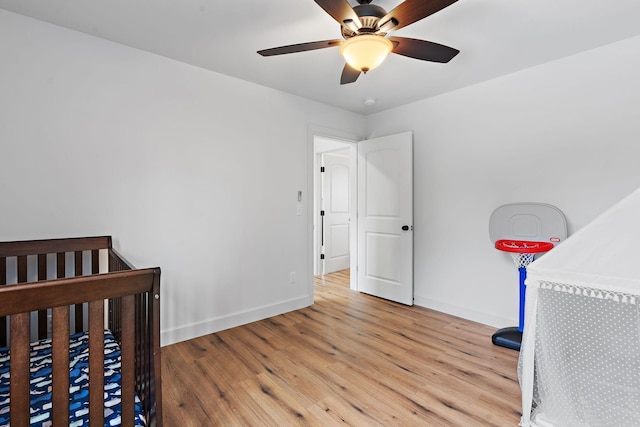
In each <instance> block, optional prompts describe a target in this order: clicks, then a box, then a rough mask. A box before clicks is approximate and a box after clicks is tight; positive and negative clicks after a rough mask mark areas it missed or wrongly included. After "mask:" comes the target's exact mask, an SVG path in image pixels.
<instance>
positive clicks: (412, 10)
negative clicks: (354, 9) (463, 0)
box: [378, 0, 458, 30]
mask: <svg viewBox="0 0 640 427" xmlns="http://www.w3.org/2000/svg"><path fill="white" fill-rule="evenodd" d="M456 1H458V0H405V1H403V2H402V3H400V4H399V5H398V6H397V7H396V8H395V9H393V10H392V11H391V12H389V13H387V14H386V15H385V16H384V17H382V18H381V19H380V21H378V22H379V25H378V27H379V28H380V27H387V28H388V29H393V30H399V29H400V28H402V27H406V26H407V25H409V24H413V23H414V22H416V21H419V20H421V19H423V18H426V17H427V16H429V15H433V14H434V13H436V12H439V11H441V10H442V9H444V8H445V7H447V6H450V5H451V4H453V3H455V2H456ZM389 22H391V23H393V24H396V25H395V26H393V25H392V24H391V23H389ZM396 22H397V23H396ZM387 23H389V24H387ZM385 24H387V25H385Z"/></svg>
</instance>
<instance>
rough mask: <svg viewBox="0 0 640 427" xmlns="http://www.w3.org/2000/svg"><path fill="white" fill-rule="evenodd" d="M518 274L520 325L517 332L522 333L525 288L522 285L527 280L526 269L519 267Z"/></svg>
mask: <svg viewBox="0 0 640 427" xmlns="http://www.w3.org/2000/svg"><path fill="white" fill-rule="evenodd" d="M518 271H519V272H520V323H519V324H518V332H522V331H524V303H525V298H526V292H527V287H526V286H525V284H524V281H525V279H526V278H527V267H519V268H518Z"/></svg>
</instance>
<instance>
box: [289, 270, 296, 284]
mask: <svg viewBox="0 0 640 427" xmlns="http://www.w3.org/2000/svg"><path fill="white" fill-rule="evenodd" d="M289 283H296V272H295V271H292V272H291V273H289Z"/></svg>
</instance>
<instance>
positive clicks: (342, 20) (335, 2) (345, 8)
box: [315, 0, 362, 28]
mask: <svg viewBox="0 0 640 427" xmlns="http://www.w3.org/2000/svg"><path fill="white" fill-rule="evenodd" d="M315 2H316V3H318V6H320V7H321V8H323V9H324V11H325V12H327V13H328V14H329V15H331V17H332V18H333V19H335V20H336V21H338V23H339V24H340V25H342V24H348V23H352V25H355V28H360V27H362V23H361V22H360V18H359V17H358V15H357V14H356V12H355V10H353V8H352V7H351V5H350V4H349V3H347V0H315Z"/></svg>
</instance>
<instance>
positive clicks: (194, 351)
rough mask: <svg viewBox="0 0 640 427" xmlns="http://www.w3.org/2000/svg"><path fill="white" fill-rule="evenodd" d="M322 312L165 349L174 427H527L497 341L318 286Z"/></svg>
mask: <svg viewBox="0 0 640 427" xmlns="http://www.w3.org/2000/svg"><path fill="white" fill-rule="evenodd" d="M315 286H316V293H315V304H314V305H313V306H311V307H308V308H305V309H302V310H298V311H295V312H292V313H287V314H283V315H280V316H276V317H272V318H269V319H266V320H262V321H259V322H255V323H251V324H249V325H245V326H240V327H237V328H233V329H229V330H226V331H222V332H218V333H216V334H212V335H207V336H203V337H200V338H196V339H193V340H190V341H185V342H181V343H178V344H174V345H171V346H167V347H163V349H162V364H163V369H162V391H163V398H164V400H163V410H164V424H165V426H167V427H174V426H180V427H183V426H185V427H186V426H197V427H201V426H291V425H309V426H323V427H324V426H334V425H351V426H396V425H397V426H465V427H468V426H516V425H517V424H518V422H519V420H520V389H519V387H518V383H517V377H516V365H517V357H518V353H517V352H516V351H513V350H508V349H505V348H501V347H496V346H494V345H492V344H491V334H492V333H493V332H494V329H492V328H489V327H486V326H483V325H480V324H477V323H473V322H470V321H467V320H463V319H460V318H457V317H452V316H449V315H445V314H442V313H439V312H435V311H431V310H428V309H424V308H420V307H406V306H403V305H400V304H395V303H392V302H389V301H385V300H382V299H378V298H375V297H371V296H368V295H365V294H360V293H358V292H354V291H351V290H350V289H349V286H348V271H345V272H338V273H334V274H332V275H327V276H324V278H317V279H316V283H315Z"/></svg>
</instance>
